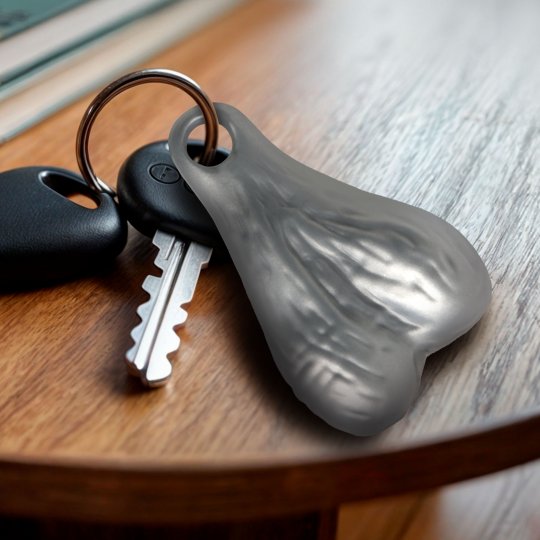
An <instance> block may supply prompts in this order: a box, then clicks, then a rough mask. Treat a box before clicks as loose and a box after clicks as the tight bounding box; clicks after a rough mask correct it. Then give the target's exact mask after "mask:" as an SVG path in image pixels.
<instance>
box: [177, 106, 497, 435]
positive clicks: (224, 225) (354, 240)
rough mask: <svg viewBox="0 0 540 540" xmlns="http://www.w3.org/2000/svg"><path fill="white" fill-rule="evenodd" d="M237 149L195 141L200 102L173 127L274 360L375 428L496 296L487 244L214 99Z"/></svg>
mask: <svg viewBox="0 0 540 540" xmlns="http://www.w3.org/2000/svg"><path fill="white" fill-rule="evenodd" d="M216 110H217V112H218V117H219V121H220V123H221V124H222V125H223V126H224V127H225V128H226V129H227V130H228V131H229V133H230V136H231V139H232V144H233V148H232V152H231V154H230V156H229V157H228V158H227V159H226V160H225V161H223V162H222V163H220V164H219V165H216V166H212V167H208V166H203V165H200V164H198V163H197V162H195V161H194V160H193V159H191V158H190V157H189V155H188V153H187V148H188V136H189V134H190V133H191V132H192V130H193V129H194V128H195V127H196V126H198V125H200V124H202V123H203V118H202V115H201V114H200V112H199V110H197V109H192V110H191V111H188V112H187V113H186V114H184V115H183V116H181V117H180V118H179V119H178V120H177V121H176V123H175V125H174V127H173V129H172V131H171V134H170V138H169V146H170V151H171V154H172V158H173V160H174V163H175V164H176V166H177V168H178V169H179V171H180V173H181V175H182V176H183V177H184V178H185V180H186V181H187V183H188V184H189V186H190V187H191V189H193V191H194V192H195V194H196V195H197V196H198V198H199V199H200V200H201V202H202V203H203V204H204V206H205V207H206V209H207V210H208V212H209V213H210V215H211V216H212V218H213V220H214V222H215V224H216V226H217V228H218V230H219V232H220V233H221V236H222V237H223V240H224V241H225V244H226V246H227V248H228V250H229V253H230V255H231V257H232V260H233V262H234V264H235V265H236V268H237V270H238V272H239V274H240V277H241V279H242V282H243V284H244V287H245V290H246V292H247V294H248V296H249V298H250V301H251V303H252V305H253V309H254V311H255V313H256V315H257V318H258V320H259V323H260V324H261V327H262V329H263V331H264V334H265V337H266V340H267V342H268V345H269V347H270V350H271V352H272V355H273V358H274V361H275V363H276V364H277V367H278V369H279V370H280V372H281V374H282V375H283V377H284V378H285V379H286V381H287V382H288V383H289V384H290V386H291V387H292V389H293V390H294V392H295V394H296V396H297V397H298V398H299V399H300V400H301V401H303V402H304V403H305V404H306V405H307V406H308V407H309V408H310V409H311V410H312V411H313V412H314V413H315V414H317V415H319V416H320V417H322V418H323V419H324V420H325V421H326V422H328V423H329V424H330V425H332V426H334V427H336V428H338V429H341V430H343V431H346V432H349V433H352V434H355V435H372V434H375V433H377V432H379V431H381V430H383V429H384V428H386V427H388V426H390V425H391V424H393V423H394V422H396V421H397V420H399V419H400V418H401V417H402V416H403V415H404V414H405V413H406V411H407V409H408V408H409V406H410V405H411V403H412V401H413V400H414V398H415V396H416V394H417V392H418V388H419V382H420V378H421V375H422V370H423V368H424V363H425V360H426V357H427V356H428V355H429V354H431V353H433V352H435V351H437V350H438V349H440V348H442V347H444V346H446V345H448V344H449V343H451V342H452V341H454V340H455V339H456V338H457V337H459V336H461V335H462V334H464V333H465V332H467V331H468V330H469V329H470V328H471V327H472V326H473V325H474V324H475V323H476V322H477V321H478V320H479V319H480V317H481V316H482V314H483V313H484V311H485V310H486V308H487V306H488V304H489V301H490V298H491V283H490V279H489V276H488V273H487V270H486V268H485V266H484V263H483V262H482V260H481V259H480V257H479V255H478V254H477V252H476V251H475V250H474V248H473V247H472V246H471V245H470V244H469V242H468V241H467V240H466V239H465V238H464V237H463V236H462V235H461V234H460V233H459V232H458V231H457V230H456V229H454V228H453V227H452V226H451V225H449V224H448V223H446V222H445V221H443V220H442V219H440V218H438V217H436V216H434V215H433V214H430V213H429V212H426V211H424V210H421V209H419V208H415V207H413V206H409V205H407V204H404V203H401V202H397V201H394V200H391V199H387V198H384V197H380V196H377V195H373V194H371V193H367V192H365V191H361V190H359V189H356V188H354V187H352V186H350V185H347V184H345V183H343V182H340V181H338V180H335V179H334V178H331V177H329V176H326V175H324V174H321V173H320V172H317V171H315V170H313V169H310V168H309V167H306V166H305V165H302V164H301V163H299V162H297V161H295V160H294V159H292V158H291V157H289V156H288V155H286V154H284V153H283V152H281V151H280V150H279V149H278V148H277V147H276V146H274V145H273V144H272V143H271V142H270V141H268V140H267V139H266V138H265V137H264V136H263V135H262V133H261V132H260V131H259V130H258V129H257V128H256V127H255V126H254V125H253V124H252V123H251V122H250V121H249V120H248V119H247V118H246V117H245V116H244V115H243V114H242V113H241V112H239V111H238V110H236V109H235V108H233V107H231V106H229V105H224V104H216Z"/></svg>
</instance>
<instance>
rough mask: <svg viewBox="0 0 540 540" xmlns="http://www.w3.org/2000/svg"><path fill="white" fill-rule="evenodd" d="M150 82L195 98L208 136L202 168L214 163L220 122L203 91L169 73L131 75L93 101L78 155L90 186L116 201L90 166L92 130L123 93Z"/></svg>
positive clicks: (152, 71) (179, 75) (82, 129)
mask: <svg viewBox="0 0 540 540" xmlns="http://www.w3.org/2000/svg"><path fill="white" fill-rule="evenodd" d="M147 82H161V83H165V84H170V85H172V86H176V87H177V88H180V89H181V90H184V92H186V93H187V94H188V95H189V96H191V97H192V98H193V99H194V100H195V102H196V103H197V105H198V106H199V107H200V108H201V110H202V113H203V117H204V121H205V124H206V125H205V129H206V136H205V140H204V148H203V153H202V155H201V158H200V163H201V164H202V165H209V164H210V163H211V162H212V160H213V159H214V156H215V153H216V148H217V143H218V134H219V120H218V117H217V113H216V109H215V107H214V104H213V103H212V101H210V98H209V97H208V96H207V95H206V93H205V92H204V91H203V90H202V88H201V87H200V86H199V85H198V84H197V83H196V82H195V81H194V80H192V79H190V78H189V77H187V76H186V75H183V74H182V73H179V72H177V71H172V70H169V69H143V70H141V71H135V72H133V73H128V74H127V75H124V76H123V77H120V78H119V79H117V80H116V81H114V82H112V83H111V84H109V85H108V86H107V87H105V88H104V89H103V90H102V91H101V92H100V93H99V94H98V95H97V96H96V97H95V98H94V99H93V100H92V103H90V105H89V106H88V108H87V109H86V111H85V113H84V115H83V117H82V120H81V123H80V125H79V130H78V132H77V143H76V149H75V151H76V154H77V162H78V163H79V169H80V170H81V174H82V176H83V178H84V179H85V180H86V183H87V184H88V185H89V186H90V187H91V188H92V189H94V190H95V191H101V192H103V193H107V194H109V195H111V196H112V197H115V196H116V192H115V191H114V189H112V188H111V187H110V186H109V185H108V184H107V183H106V182H104V181H103V180H101V179H100V178H98V176H97V175H96V173H95V172H94V169H93V167H92V164H91V163H90V157H89V153H88V141H89V139H90V130H91V129H92V126H93V124H94V121H95V120H96V118H97V116H98V114H99V113H100V111H101V110H102V109H103V107H105V105H107V103H109V101H111V99H113V98H114V97H115V96H117V95H118V94H120V93H122V92H123V91H124V90H127V89H128V88H132V87H133V86H138V85H139V84H144V83H147Z"/></svg>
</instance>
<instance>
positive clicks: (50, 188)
mask: <svg viewBox="0 0 540 540" xmlns="http://www.w3.org/2000/svg"><path fill="white" fill-rule="evenodd" d="M76 195H79V196H82V197H83V199H85V200H86V201H88V202H91V203H92V204H89V205H86V204H84V205H83V204H79V203H77V202H75V201H76V200H77V199H76V197H74V196H76ZM72 199H73V200H72ZM86 206H91V207H90V208H89V207H86ZM0 231H1V234H0V289H1V290H10V289H18V288H22V287H35V286H40V285H45V284H48V283H54V282H58V281H61V280H66V279H72V278H75V277H79V276H81V275H86V274H88V273H90V272H92V271H95V270H99V269H100V268H102V267H104V266H105V265H106V264H107V263H110V262H111V261H112V260H113V259H114V258H115V257H116V256H117V255H118V254H119V253H120V252H121V251H122V249H123V248H124V246H125V244H126V240H127V224H126V221H125V219H124V218H123V217H121V215H120V212H119V209H118V206H117V204H116V203H115V202H114V200H113V199H112V198H111V197H110V196H109V195H107V194H105V193H97V192H95V191H94V190H92V189H90V188H89V187H88V186H87V184H86V183H85V181H84V180H83V179H82V178H81V177H80V176H78V175H77V174H75V173H73V172H71V171H68V170H65V169H60V168H56V167H22V168H19V169H12V170H9V171H5V172H2V173H0Z"/></svg>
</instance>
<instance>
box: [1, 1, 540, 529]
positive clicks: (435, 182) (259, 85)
mask: <svg viewBox="0 0 540 540" xmlns="http://www.w3.org/2000/svg"><path fill="white" fill-rule="evenodd" d="M539 18H540V6H539V5H538V3H537V2H535V1H534V0H529V1H527V0H522V1H519V2H507V3H501V2H495V1H494V0H493V1H492V0H480V1H478V2H468V1H466V0H457V1H454V2H450V1H447V2H444V1H442V0H436V1H431V0H430V1H428V0H413V1H411V2H399V1H397V0H393V1H392V0H381V1H379V0H366V1H362V2H358V1H357V0H339V1H332V2H315V1H307V0H306V1H301V0H298V1H294V2H293V1H290V2H287V1H272V0H267V1H265V0H261V1H258V2H251V3H248V4H246V5H244V6H242V7H240V8H238V9H236V10H235V11H234V12H232V13H230V14H229V15H228V16H226V17H225V18H223V19H221V20H219V21H218V22H216V23H214V24H212V25H211V26H209V27H207V28H206V29H204V30H203V31H201V32H199V33H198V34H196V35H194V36H193V37H191V38H190V39H188V40H186V41H184V42H182V43H180V44H178V45H177V46H175V47H173V48H172V49H170V50H168V51H167V52H165V53H164V54H161V55H160V56H158V57H157V58H155V59H154V60H153V61H152V62H150V63H148V64H147V66H155V67H168V68H172V69H177V70H180V71H183V72H185V73H187V74H188V75H190V76H191V77H193V78H194V79H196V80H197V81H198V82H199V83H200V84H201V85H202V86H203V87H204V88H205V89H206V90H207V91H208V93H209V94H210V95H211V96H212V98H213V99H215V100H216V101H224V102H229V103H231V104H234V105H235V106H236V107H238V108H240V109H241V110H243V111H244V112H245V113H246V114H247V115H248V116H249V117H251V118H252V120H253V121H254V123H255V124H256V125H258V126H259V127H260V128H261V129H262V131H263V132H264V133H265V134H266V135H267V136H268V137H269V138H270V139H271V140H273V141H274V142H275V143H276V144H277V145H278V146H280V147H281V148H282V149H283V150H284V151H286V152H288V153H290V154H291V155H292V156H294V157H295V158H297V159H299V160H301V161H303V162H305V163H307V164H309V165H310V166H312V167H314V168H317V169H320V170H322V171H323V172H325V173H328V174H330V175H333V176H336V177H338V178H341V179H343V180H345V181H347V182H350V183H351V184H354V185H356V186H358V187H360V188H362V189H365V190H368V191H373V192H376V193H378V194H381V195H385V196H389V197H393V198H396V199H398V200H401V201H405V202H408V203H411V204H413V205H417V206H420V207H422V208H425V209H427V210H430V211H432V212H434V213H435V214H437V215H439V216H441V217H443V218H444V219H446V220H447V221H449V222H450V223H452V224H453V225H454V226H456V227H457V228H458V229H459V230H460V231H462V232H463V233H464V234H465V235H466V236H467V237H468V239H469V240H470V241H471V242H472V244H473V245H474V246H475V247H476V248H477V250H478V251H479V252H480V254H481V255H482V257H483V258H484V260H485V262H486V264H487V267H488V270H489V272H490V275H491V277H492V281H493V289H494V292H493V301H492V304H491V307H490V309H489V312H488V313H487V314H486V315H485V317H484V318H483V319H482V320H481V322H480V323H479V324H478V325H477V326H476V327H475V328H474V329H473V330H472V331H471V332H469V333H468V334H467V335H466V336H464V337H463V338H461V339H459V340H458V341H457V342H455V343H454V344H452V345H451V346H449V347H447V348H445V349H444V350H443V351H441V352H439V353H437V354H435V355H433V356H432V357H430V359H429V360H428V363H427V366H426V370H425V373H424V377H423V383H422V390H421V394H420V396H419V398H418V399H417V401H416V403H415V404H414V406H413V408H412V409H411V411H410V413H409V414H408V415H407V417H406V418H405V419H403V420H402V421H401V422H399V423H398V424H396V425H395V426H393V427H392V428H390V429H388V430H387V431H386V432H384V433H383V434H381V435H379V436H377V437H373V438H369V439H362V438H355V437H352V436H347V435H345V434H343V433H340V432H338V431H335V430H333V429H331V428H330V427H328V426H327V425H325V424H324V423H323V422H321V421H320V420H318V419H317V418H315V417H314V416H313V415H312V414H310V413H309V412H308V410H307V409H306V408H305V407H304V406H303V405H301V404H300V403H299V402H297V401H296V400H295V399H294V397H293V395H292V393H291V391H290V389H289V388H288V386H287V385H286V384H285V383H284V382H283V381H282V380H281V378H280V376H279V375H278V373H277V371H276V369H275V367H274V366H273V363H272V360H271V357H270V355H269V353H268V350H267V348H266V345H265V342H264V339H263V336H262V333H261V330H260V328H259V327H258V324H257V321H256V319H255V317H254V315H253V313H252V311H251V308H250V305H249V302H248V300H247V298H246V296H245V294H244V292H243V289H242V286H241V283H240V281H239V278H238V276H237V274H236V272H235V269H234V267H233V266H232V265H231V264H230V263H229V264H227V263H224V264H213V265H211V267H210V268H209V269H208V270H206V271H205V272H204V273H203V275H202V276H201V279H200V282H199V285H198V288H197V292H196V296H195V299H194V301H193V303H192V305H191V306H190V307H189V320H188V324H187V326H186V328H185V329H183V330H181V331H180V335H181V338H182V342H183V343H182V348H181V351H180V352H179V353H178V354H177V355H176V356H177V358H176V360H175V361H174V374H173V377H172V380H171V381H170V383H169V385H168V386H167V387H165V388H162V389H159V390H155V391H147V390H144V389H142V388H141V387H140V386H139V384H138V383H137V381H136V380H133V379H132V378H130V377H129V376H128V375H127V374H126V370H125V366H124V362H123V355H124V353H125V351H126V350H127V349H128V348H129V346H130V338H129V332H130V329H131V328H132V327H133V326H134V325H135V324H136V322H137V316H136V314H135V309H136V307H137V305H138V304H139V303H141V302H142V301H144V299H145V293H144V292H143V291H142V290H141V288H140V284H141V282H142V280H143V277H144V275H145V274H147V273H149V272H152V271H154V270H153V266H152V256H153V249H152V247H151V244H150V241H149V240H148V239H147V238H143V237H141V236H140V235H139V234H137V233H136V232H135V231H131V232H130V239H129V244H128V247H127V249H126V250H125V251H124V253H123V254H122V255H121V256H120V257H119V259H118V262H117V264H116V266H115V267H114V268H113V269H112V270H110V271H105V272H104V273H103V275H100V276H95V277H92V278H88V279H82V280H79V281H75V282H72V283H68V284H65V285H62V286H57V287H51V288H48V289H43V290H38V291H33V292H20V293H16V294H3V295H2V296H1V297H0V314H1V316H0V321H1V322H0V335H1V336H2V349H1V353H0V354H1V359H2V370H1V372H0V378H1V383H2V384H1V392H0V512H2V513H3V514H4V515H6V516H20V517H21V518H34V521H13V520H11V521H9V523H10V525H9V527H12V528H13V529H17V530H26V532H28V531H34V532H35V531H39V532H40V533H41V535H42V536H46V537H52V536H54V534H53V533H54V531H58V530H63V531H65V530H71V531H73V530H77V534H78V535H79V536H83V537H84V536H85V535H88V536H92V535H94V536H95V534H97V531H98V532H99V534H101V535H102V536H103V535H105V536H107V535H106V534H105V531H109V532H110V531H115V532H112V533H111V535H112V536H114V537H119V536H118V535H119V530H120V529H119V527H120V524H123V525H124V526H125V528H124V529H122V530H123V531H131V533H133V531H134V530H137V531H139V536H140V535H142V534H143V533H142V532H141V531H153V532H152V533H151V534H150V533H148V534H149V535H150V536H149V537H152V538H156V537H158V536H159V535H158V532H157V531H160V534H161V535H162V536H167V535H168V534H170V535H171V536H173V535H174V534H177V533H178V531H179V530H183V531H184V533H185V535H186V536H183V537H188V536H189V534H191V535H192V536H193V537H201V536H200V535H201V534H203V536H202V537H204V534H207V535H209V536H210V537H214V538H228V537H233V536H234V538H259V539H262V538H288V537H291V538H293V537H295V538H296V537H298V538H300V537H305V538H315V537H318V538H331V537H332V536H333V534H334V525H335V510H336V508H337V507H338V506H339V505H340V504H341V503H343V502H346V501H353V500H359V499H362V498H370V497H376V496H380V495H384V494H392V493H398V492H404V491H407V490H415V489H420V488H427V487H433V486H438V485H442V484H446V483H449V482H455V481H458V480H461V479H464V478H469V477H473V476H477V475H481V474H485V473H489V472H492V471H496V470H499V469H502V468H505V467H510V466H512V465H516V464H518V463H523V462H525V461H527V460H532V459H536V458H538V457H540V435H539V433H540V391H539V389H540V362H539V344H540V332H539V318H538V313H539V312H540V296H539V287H538V281H539V271H540V257H539V256H540V249H539V245H540V236H539V228H540V227H539V218H538V211H539V209H540V205H539V202H540V170H539V168H540V99H539V96H540V63H539V62H538V51H539V50H540V34H538V31H537V21H538V20H539ZM89 100H90V96H88V97H86V98H84V99H82V100H80V101H79V102H78V103H76V104H74V105H73V106H71V107H68V108H67V109H65V110H63V111H62V112H61V113H59V114H57V115H55V116H54V117H53V118H51V119H49V120H47V121H46V122H44V123H43V124H41V125H39V126H38V127H36V128H34V129H32V130H30V131H28V132H26V133H25V134H23V135H21V136H20V137H18V138H17V139H15V140H13V141H11V142H9V143H6V144H4V145H3V146H2V147H1V148H0V163H1V166H2V169H8V168H13V167H17V166H23V165H30V164H32V165H33V164H38V163H42V164H49V165H57V166H64V167H67V168H71V169H76V160H75V155H74V150H73V148H74V140H75V133H76V129H77V126H78V122H79V119H80V117H81V115H82V112H83V110H84V108H85V107H86V105H87V104H88V102H89ZM191 105H192V104H191V103H190V102H189V100H188V99H187V98H185V97H184V96H182V95H181V93H180V92H178V91H177V90H175V89H173V88H170V87H167V86H164V85H151V86H148V85H147V86H145V87H140V88H137V89H134V90H130V91H129V92H127V93H126V94H123V95H122V96H120V97H118V98H116V99H115V102H114V104H113V105H110V106H108V107H107V108H106V110H105V111H104V112H103V114H102V115H101V116H100V118H99V119H98V121H97V124H96V128H95V130H94V135H93V139H92V145H91V152H92V158H93V161H94V163H95V164H96V168H97V170H98V172H99V174H100V175H101V176H102V177H104V178H106V179H108V180H110V181H111V182H113V181H114V178H115V175H116V172H117V171H118V168H119V166H120V164H121V162H122V161H123V160H124V159H125V158H126V157H127V156H128V155H129V153H130V152H131V151H133V150H134V149H136V148H137V147H139V146H140V145H142V144H143V143H146V142H150V141H152V140H156V139H160V138H161V139H163V138H166V137H167V134H168V129H169V127H170V125H171V124H172V122H173V120H174V119H175V118H176V117H177V116H178V115H179V114H180V113H181V112H182V111H183V110H185V109H186V108H187V107H188V106H191ZM36 270H38V271H39V268H38V269H36ZM84 522H93V523H94V525H92V526H90V525H87V524H85V525H82V526H81V525H79V524H80V523H84ZM6 523H8V522H6ZM269 523H272V525H271V526H269ZM113 525H114V526H113ZM135 526H136V529H134V527H135ZM130 527H131V528H130ZM152 527H154V528H155V527H157V529H152ZM201 530H202V531H203V533H201ZM187 531H189V534H188V532H187ZM131 533H129V534H131ZM125 534H126V537H127V536H129V534H128V533H127V532H126V533H125ZM197 534H199V536H197ZM317 535H318V536H317ZM112 536H111V537H112ZM139 536H137V537H139ZM130 537H132V536H130ZM141 537H143V536H141ZM144 537H145V536H144Z"/></svg>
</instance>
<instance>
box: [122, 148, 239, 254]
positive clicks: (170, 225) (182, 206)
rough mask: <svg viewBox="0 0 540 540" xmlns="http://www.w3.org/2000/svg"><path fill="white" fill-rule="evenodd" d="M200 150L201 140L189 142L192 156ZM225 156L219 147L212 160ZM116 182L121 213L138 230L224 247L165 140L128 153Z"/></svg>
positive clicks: (151, 234)
mask: <svg viewBox="0 0 540 540" xmlns="http://www.w3.org/2000/svg"><path fill="white" fill-rule="evenodd" d="M202 149H203V143H202V142H201V141H190V142H189V145H188V152H189V153H190V155H191V156H192V157H195V156H197V155H199V154H200V153H201V152H202ZM228 155H229V154H228V152H227V151H226V150H223V149H218V150H217V152H216V160H215V162H216V163H221V162H222V161H223V160H225V159H226V158H227V156H228ZM117 185H118V201H119V204H120V207H121V209H122V212H123V214H124V215H125V216H126V217H127V219H128V221H129V222H130V223H131V224H132V225H133V226H134V227H135V228H136V229H137V230H138V231H139V232H141V233H143V234H144V235H146V236H150V237H152V236H153V235H154V233H155V232H156V231H157V230H162V231H165V232H168V233H171V234H174V235H176V236H179V237H180V238H182V239H185V240H186V241H193V242H197V243H199V244H204V245H207V246H211V247H214V248H217V250H218V251H224V250H225V246H224V244H223V241H222V239H221V236H220V234H219V232H218V230H217V228H216V226H215V224H214V222H213V220H212V218H211V217H210V215H209V214H208V212H207V211H206V209H205V208H204V206H203V205H202V203H201V202H200V201H199V199H198V198H197V197H196V196H195V194H194V193H193V192H192V191H191V189H190V188H189V186H188V185H187V184H186V182H185V180H184V179H183V178H182V177H181V176H180V173H179V172H178V170H177V169H176V167H175V165H174V163H173V161H172V159H171V156H170V154H169V147H168V143H167V141H158V142H154V143H151V144H147V145H146V146H143V147H142V148H139V150H136V151H135V152H134V153H133V154H131V156H129V157H128V158H127V160H126V161H125V162H124V164H123V165H122V167H121V169H120V172H119V175H118V184H117Z"/></svg>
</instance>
